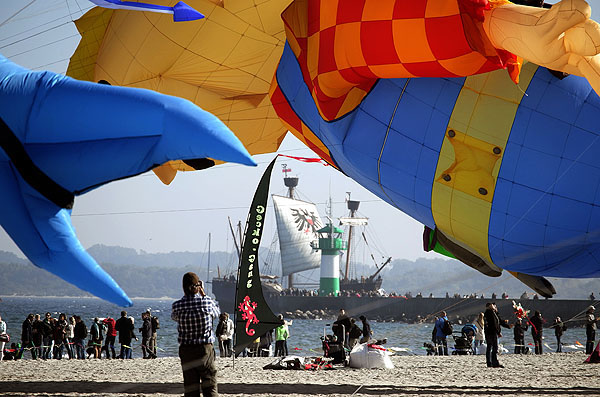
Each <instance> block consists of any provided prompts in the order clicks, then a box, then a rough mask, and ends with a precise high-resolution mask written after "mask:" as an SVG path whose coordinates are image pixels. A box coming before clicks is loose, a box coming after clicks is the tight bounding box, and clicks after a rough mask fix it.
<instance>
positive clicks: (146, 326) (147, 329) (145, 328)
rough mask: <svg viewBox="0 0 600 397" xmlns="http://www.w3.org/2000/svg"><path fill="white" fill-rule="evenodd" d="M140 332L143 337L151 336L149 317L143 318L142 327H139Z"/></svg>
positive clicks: (148, 337)
mask: <svg viewBox="0 0 600 397" xmlns="http://www.w3.org/2000/svg"><path fill="white" fill-rule="evenodd" d="M140 332H141V333H142V338H143V339H150V338H152V321H151V320H150V318H148V317H147V318H145V319H144V323H143V324H142V328H140Z"/></svg>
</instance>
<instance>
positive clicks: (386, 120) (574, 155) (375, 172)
mask: <svg viewBox="0 0 600 397" xmlns="http://www.w3.org/2000/svg"><path fill="white" fill-rule="evenodd" d="M527 69H528V70H533V72H532V73H531V74H532V77H531V79H530V82H529V83H528V85H525V84H524V83H521V84H520V85H519V86H518V87H517V86H516V85H514V84H513V83H511V81H510V80H509V79H508V78H505V80H506V81H505V82H503V83H502V84H496V85H495V86H493V87H492V88H490V90H489V92H481V93H477V92H476V91H475V90H474V89H473V88H472V86H470V87H467V86H466V81H468V79H479V80H477V81H478V82H479V81H492V79H493V78H495V77H490V76H492V75H491V74H489V75H488V74H485V75H481V76H473V77H469V78H413V79H401V78H399V79H380V80H378V81H377V83H376V84H375V85H374V86H373V87H372V88H371V90H370V92H369V93H368V94H367V95H366V96H365V98H364V99H363V100H362V101H361V103H360V104H359V105H358V106H357V107H356V108H354V109H353V110H352V111H350V112H348V113H347V114H345V115H344V116H342V117H340V118H337V119H335V120H324V119H323V117H322V116H321V115H320V113H319V109H318V108H317V106H316V105H315V102H314V100H313V97H312V96H311V92H310V90H309V88H308V87H307V85H306V83H305V80H304V78H303V75H302V71H301V68H300V66H299V64H298V60H297V59H296V57H295V56H294V53H293V51H292V49H291V48H290V46H289V44H286V46H285V49H284V52H283V55H282V58H281V61H280V63H279V67H278V69H277V72H276V79H277V84H278V87H279V89H280V90H281V92H282V94H283V97H284V98H285V101H287V102H288V103H289V106H290V108H291V110H292V111H293V113H294V114H295V115H296V116H297V117H298V118H299V120H300V121H301V122H302V124H303V125H304V126H305V127H303V132H305V131H307V130H310V131H311V132H312V133H314V135H315V136H316V137H317V138H318V139H319V140H320V141H321V142H322V143H323V144H324V145H325V146H326V147H327V148H328V149H329V152H330V154H331V158H332V161H333V163H334V164H335V165H336V166H337V167H339V169H340V170H341V171H342V172H343V173H344V174H346V175H347V176H349V177H350V178H352V179H354V180H355V181H357V182H358V183H360V184H361V185H362V186H364V187H365V188H367V189H368V190H370V191H371V192H373V193H374V194H376V195H377V196H379V197H380V198H381V199H383V200H384V201H386V202H388V203H389V204H391V205H392V206H394V207H396V208H398V209H400V210H401V211H403V212H405V213H406V214H408V215H410V216H411V217H412V218H414V219H416V220H417V221H419V222H421V223H423V224H424V225H426V226H428V227H429V228H431V229H435V228H436V226H438V225H437V223H438V222H437V220H436V219H435V211H434V210H433V208H434V205H433V196H434V185H436V183H437V184H443V183H446V181H445V180H442V177H444V176H445V174H441V173H440V172H439V170H437V167H438V164H439V163H440V162H442V161H445V159H444V158H443V157H444V156H443V155H441V152H442V147H443V145H444V142H445V141H446V142H447V141H448V140H449V139H451V137H452V136H454V131H450V130H449V126H450V125H451V123H452V122H453V121H452V118H453V117H454V116H453V115H454V114H456V113H457V110H456V109H457V107H458V105H457V102H458V101H459V98H460V97H461V94H463V95H464V96H468V95H473V96H477V98H475V99H473V101H472V102H473V103H477V104H476V105H474V106H475V107H474V109H475V110H469V112H471V113H469V114H472V119H476V118H477V117H479V116H478V113H477V112H478V111H480V110H481V107H482V106H483V105H485V102H486V101H490V102H491V101H493V100H496V99H497V98H496V94H495V93H498V96H500V95H501V94H502V91H503V90H507V89H515V90H520V89H522V90H524V91H525V92H524V95H522V96H523V97H522V100H520V103H517V105H515V108H516V113H513V115H512V119H509V120H508V121H507V123H508V124H507V125H508V130H509V131H508V134H507V136H508V138H507V140H506V142H505V144H504V145H502V148H498V149H496V147H494V146H493V145H491V147H493V148H494V150H498V153H496V152H494V153H495V155H496V156H497V157H498V158H500V157H501V159H499V160H498V163H497V164H496V168H498V169H497V171H494V172H496V173H495V174H494V173H492V172H490V176H492V177H493V180H494V185H493V188H494V189H495V190H494V192H493V194H488V195H487V197H484V198H485V199H487V200H489V201H490V202H491V211H489V214H488V215H489V216H488V218H487V220H486V221H487V222H489V224H485V226H486V228H484V229H483V230H482V233H481V234H482V235H483V236H484V239H486V241H485V243H486V245H487V247H486V248H487V249H488V250H489V253H484V254H487V255H488V256H489V258H491V261H492V263H493V265H495V266H498V268H500V269H506V270H510V271H515V272H522V273H525V274H529V275H536V276H551V277H567V278H587V277H590V278H591V277H600V189H599V188H598V187H599V186H600V139H599V138H600V98H599V97H598V95H597V94H596V93H595V92H594V91H593V90H592V88H591V86H590V85H589V83H588V82H587V80H585V79H583V78H580V77H577V76H568V77H566V78H563V77H564V76H556V74H555V73H552V71H549V70H548V69H546V68H543V67H537V66H536V65H533V64H530V65H529V66H527ZM492 73H495V72H492ZM494 76H495V75H494ZM502 78H504V77H502ZM481 84H484V83H481ZM513 87H514V88H513ZM522 87H524V88H522ZM463 102H467V101H463ZM507 104H508V101H506V102H503V103H500V104H499V105H494V106H496V108H495V109H498V111H501V110H502V109H500V108H501V107H503V106H508V105H509V104H508V105H507ZM463 105H464V103H463ZM461 106H462V105H461ZM459 110H460V109H459ZM463 113H466V111H465V112H463ZM480 124H481V127H480V128H481V129H483V133H485V134H488V136H491V137H493V136H494V131H495V130H494V129H495V128H497V126H496V125H495V123H494V122H492V121H490V122H488V123H485V122H482V123H480ZM469 128H470V127H469ZM450 132H452V135H451V136H450V138H449V133H450ZM480 132H481V131H480ZM461 136H465V134H463V135H461ZM464 139H467V138H464ZM486 144H487V143H486ZM482 145H483V144H482ZM452 154H453V153H452ZM498 164H499V167H498ZM445 177H446V178H447V179H448V181H450V177H449V176H447V175H446V176H445ZM454 180H455V179H452V181H451V182H448V185H450V183H454ZM456 186H457V185H454V190H456V189H457V187H456ZM485 193H486V191H485V190H482V189H479V193H477V191H475V193H473V196H476V195H477V194H485ZM464 196H466V194H464ZM490 196H491V198H489V197H490ZM447 197H454V198H456V195H453V196H450V195H449V196H447ZM481 197H483V196H481ZM479 199H480V198H479V197H473V199H472V200H473V202H475V201H476V200H479ZM480 201H481V200H480ZM443 205H448V206H449V207H450V208H451V210H453V209H454V207H452V205H453V203H451V202H449V200H446V202H445V203H443V204H440V207H442V206H443ZM453 214H454V213H452V212H450V220H449V221H448V222H447V223H450V222H454V223H452V224H453V225H457V224H461V223H463V222H466V220H465V219H460V218H457V217H456V216H454V215H453ZM453 216H454V217H453ZM450 231H452V230H450ZM450 237H452V238H453V241H454V242H455V243H457V244H458V245H460V246H462V247H464V248H465V249H469V248H470V247H471V246H472V245H471V241H470V240H465V239H461V238H460V237H457V236H456V235H454V236H452V235H450ZM475 254H477V255H481V256H482V257H483V256H484V255H483V253H482V252H480V251H478V252H476V253H475ZM500 271H501V270H500Z"/></svg>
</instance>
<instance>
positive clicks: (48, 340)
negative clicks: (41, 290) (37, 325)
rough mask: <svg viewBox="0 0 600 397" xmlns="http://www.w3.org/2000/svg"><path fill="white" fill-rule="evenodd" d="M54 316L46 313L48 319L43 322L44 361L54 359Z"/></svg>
mask: <svg viewBox="0 0 600 397" xmlns="http://www.w3.org/2000/svg"><path fill="white" fill-rule="evenodd" d="M51 321H52V314H51V313H46V317H45V318H44V320H43V321H42V332H43V334H42V343H43V344H44V345H43V346H42V359H43V360H48V359H51V358H52V345H54V343H53V342H54V339H53V338H52V328H53V326H52V323H51Z"/></svg>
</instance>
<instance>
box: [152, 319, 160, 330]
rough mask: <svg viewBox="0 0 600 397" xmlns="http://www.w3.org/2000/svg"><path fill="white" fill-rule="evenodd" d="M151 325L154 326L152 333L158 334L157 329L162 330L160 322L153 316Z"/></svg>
mask: <svg viewBox="0 0 600 397" xmlns="http://www.w3.org/2000/svg"><path fill="white" fill-rule="evenodd" d="M151 324H152V333H154V332H156V330H157V329H160V322H159V321H158V317H156V316H152V320H151Z"/></svg>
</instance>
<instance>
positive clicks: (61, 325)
mask: <svg viewBox="0 0 600 397" xmlns="http://www.w3.org/2000/svg"><path fill="white" fill-rule="evenodd" d="M52 334H53V338H54V358H55V359H57V360H62V357H63V351H64V349H65V345H66V339H67V336H66V335H67V315H66V314H64V313H61V314H59V315H58V319H57V320H55V321H54V328H53V330H52ZM67 350H68V349H67Z"/></svg>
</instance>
